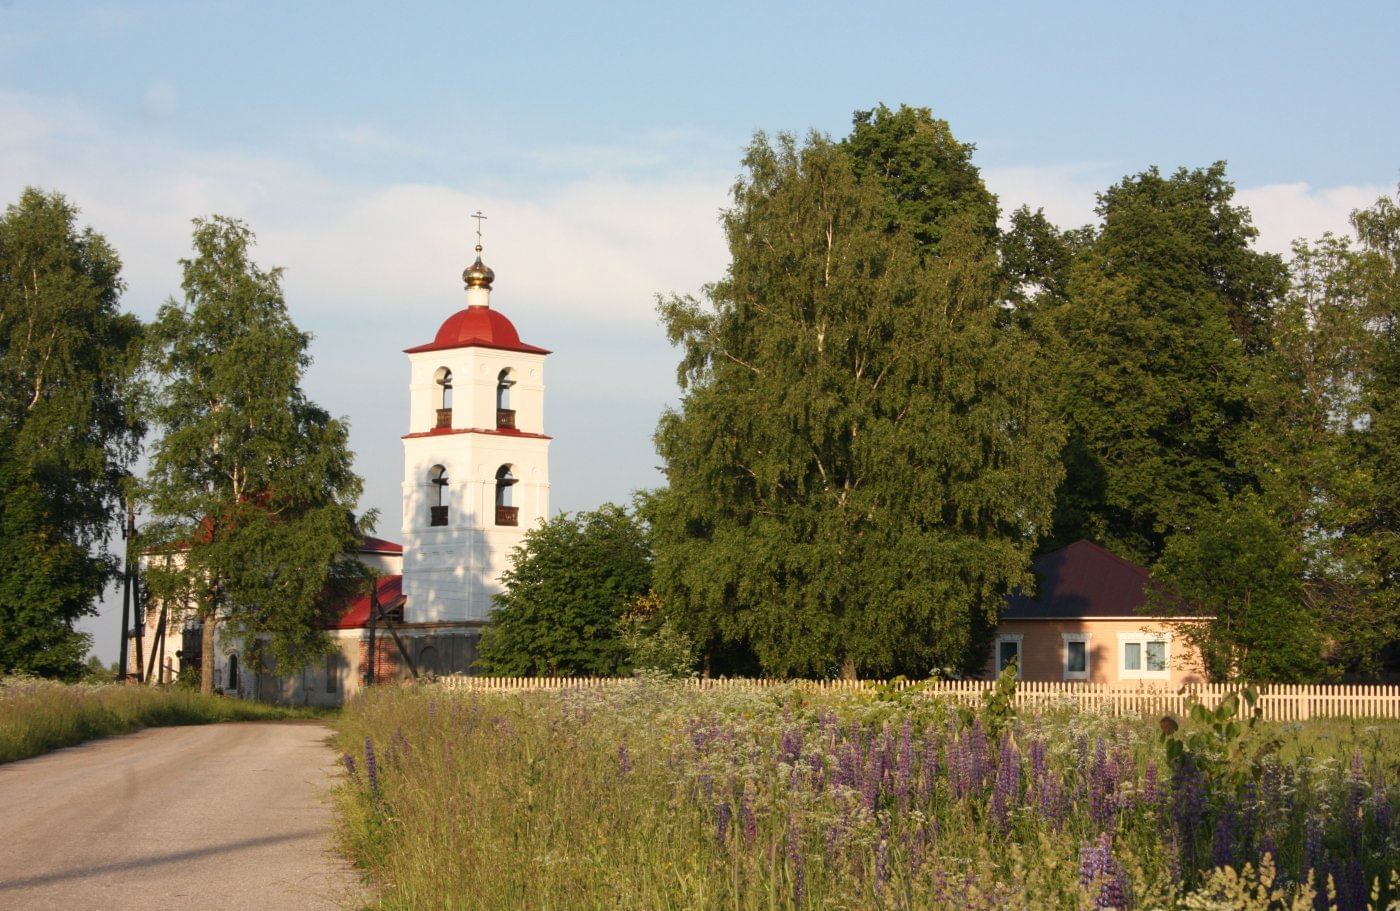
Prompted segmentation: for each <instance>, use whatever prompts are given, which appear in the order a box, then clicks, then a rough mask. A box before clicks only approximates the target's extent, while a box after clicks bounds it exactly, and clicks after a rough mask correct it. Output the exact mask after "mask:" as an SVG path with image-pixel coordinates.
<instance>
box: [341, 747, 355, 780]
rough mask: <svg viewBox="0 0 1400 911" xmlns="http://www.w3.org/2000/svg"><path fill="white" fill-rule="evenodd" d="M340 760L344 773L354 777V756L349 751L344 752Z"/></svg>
mask: <svg viewBox="0 0 1400 911" xmlns="http://www.w3.org/2000/svg"><path fill="white" fill-rule="evenodd" d="M340 762H341V764H342V765H344V766H345V774H347V775H349V776H350V777H351V778H354V777H355V757H354V756H351V755H350V754H349V753H346V754H345V755H344V756H342V757H341V758H340Z"/></svg>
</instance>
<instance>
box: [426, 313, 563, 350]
mask: <svg viewBox="0 0 1400 911" xmlns="http://www.w3.org/2000/svg"><path fill="white" fill-rule="evenodd" d="M448 348H498V349H500V350H502V351H524V352H526V353H527V354H549V351H548V349H545V348H537V347H535V346H534V345H527V344H525V343H524V342H522V341H521V340H520V333H519V332H516V331H515V326H514V324H512V323H511V321H510V320H508V319H506V316H505V314H503V313H501V312H500V311H497V310H492V309H491V308H490V307H468V308H467V309H465V310H458V311H457V312H456V313H454V314H452V315H451V316H449V317H448V318H447V321H446V322H444V323H443V324H442V327H441V328H440V329H438V332H437V337H436V338H434V339H433V340H432V341H431V342H429V343H428V344H426V345H419V346H417V347H416V348H406V349H404V350H405V353H407V354H417V353H418V352H420V351H444V350H446V349H448Z"/></svg>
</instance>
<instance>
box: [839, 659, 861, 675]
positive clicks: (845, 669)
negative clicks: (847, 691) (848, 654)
mask: <svg viewBox="0 0 1400 911" xmlns="http://www.w3.org/2000/svg"><path fill="white" fill-rule="evenodd" d="M841 679H842V680H858V679H860V678H858V677H857V676H856V659H854V658H846V659H845V660H843V661H842V662H841Z"/></svg>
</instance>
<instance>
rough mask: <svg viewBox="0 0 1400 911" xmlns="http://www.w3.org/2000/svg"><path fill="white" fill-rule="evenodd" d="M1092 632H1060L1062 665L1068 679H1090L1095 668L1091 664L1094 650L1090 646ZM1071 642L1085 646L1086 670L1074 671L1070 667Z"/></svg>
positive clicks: (1065, 677)
mask: <svg viewBox="0 0 1400 911" xmlns="http://www.w3.org/2000/svg"><path fill="white" fill-rule="evenodd" d="M1091 639H1093V634H1092V633H1060V642H1061V666H1062V669H1063V671H1064V679H1066V680H1088V679H1090V673H1091V671H1092V670H1093V667H1092V665H1091V663H1090V662H1091V661H1092V660H1093V659H1092V655H1093V652H1092V650H1091V649H1090V647H1089V642H1090V640H1091ZM1070 643H1078V644H1082V645H1083V646H1084V670H1082V671H1072V670H1070V667H1069V647H1070Z"/></svg>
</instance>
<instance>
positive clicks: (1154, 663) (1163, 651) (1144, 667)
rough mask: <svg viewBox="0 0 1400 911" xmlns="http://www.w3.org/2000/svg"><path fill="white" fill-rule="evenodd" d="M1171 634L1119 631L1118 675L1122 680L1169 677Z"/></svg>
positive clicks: (1162, 678)
mask: <svg viewBox="0 0 1400 911" xmlns="http://www.w3.org/2000/svg"><path fill="white" fill-rule="evenodd" d="M1170 661H1171V636H1169V635H1167V634H1166V633H1119V634H1118V676H1119V677H1121V678H1123V679H1124V680H1166V679H1167V678H1168V677H1170V675H1171V672H1170V670H1169V668H1170Z"/></svg>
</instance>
